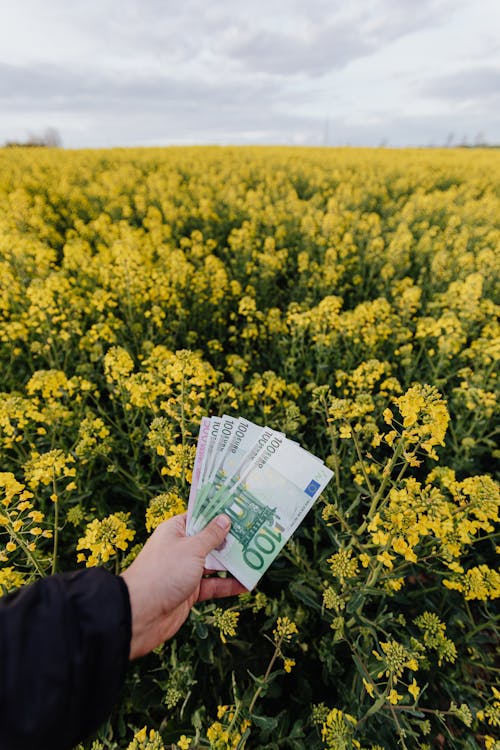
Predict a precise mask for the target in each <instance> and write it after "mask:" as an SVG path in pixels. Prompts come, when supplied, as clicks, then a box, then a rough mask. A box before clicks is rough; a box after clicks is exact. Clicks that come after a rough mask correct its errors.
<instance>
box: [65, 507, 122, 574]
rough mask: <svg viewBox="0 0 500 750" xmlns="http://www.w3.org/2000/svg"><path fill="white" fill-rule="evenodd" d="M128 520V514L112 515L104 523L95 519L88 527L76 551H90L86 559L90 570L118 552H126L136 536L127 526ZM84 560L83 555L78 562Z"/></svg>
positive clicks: (103, 520)
mask: <svg viewBox="0 0 500 750" xmlns="http://www.w3.org/2000/svg"><path fill="white" fill-rule="evenodd" d="M128 519H129V514H128V513H112V514H111V515H109V516H106V518H103V519H102V521H99V520H98V519H97V518H94V520H93V521H91V522H90V523H89V524H88V525H87V529H86V531H85V535H84V536H83V537H81V538H80V539H79V540H78V544H77V546H76V549H77V550H85V549H86V550H89V551H90V554H89V556H88V558H87V559H86V565H87V567H88V568H89V567H92V566H94V565H102V564H103V563H106V562H108V560H109V559H110V558H111V557H114V556H115V555H117V554H118V551H122V552H124V551H125V550H126V549H127V547H128V544H129V542H130V541H132V539H133V538H134V536H135V531H133V530H132V529H130V528H129V527H128V526H127V523H128ZM83 560H85V556H84V554H83V553H81V554H80V555H79V556H78V561H79V562H80V561H83Z"/></svg>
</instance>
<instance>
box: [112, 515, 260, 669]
mask: <svg viewBox="0 0 500 750" xmlns="http://www.w3.org/2000/svg"><path fill="white" fill-rule="evenodd" d="M230 525H231V524H230V521H229V519H228V517H227V516H217V518H214V520H213V521H211V522H210V523H209V524H208V526H206V527H205V528H204V529H203V530H202V531H200V532H199V533H198V534H196V535H194V536H186V516H185V514H184V515H181V516H174V517H173V518H170V519H169V520H168V521H164V522H163V523H162V524H160V525H159V526H158V527H157V528H156V529H155V530H154V532H153V533H152V534H151V536H150V537H149V539H148V541H147V542H146V544H145V545H144V547H143V548H142V550H141V551H140V552H139V554H138V555H137V557H136V559H135V560H134V561H133V563H132V564H131V565H130V566H129V567H128V568H127V569H126V570H125V571H124V572H123V573H122V578H123V579H124V580H125V583H126V584H127V587H128V591H129V596H130V606H131V610H132V639H131V643H130V659H135V658H137V657H138V656H144V654H147V653H149V651H151V650H152V649H153V648H156V646H159V645H160V644H161V643H163V642H164V641H166V640H167V639H168V638H171V637H172V636H173V635H175V633H176V632H177V631H178V630H179V628H180V627H181V625H182V624H183V623H184V622H185V620H186V619H187V616H188V615H189V611H190V609H191V607H192V606H193V604H194V603H195V602H197V601H203V600H204V599H217V598H220V597H224V596H233V595H235V594H241V593H243V592H244V591H246V588H245V587H244V586H242V584H241V583H239V582H238V581H237V580H236V579H234V578H218V577H214V578H203V574H204V573H206V572H207V571H205V570H204V564H205V557H206V556H207V555H208V553H209V552H211V551H212V550H214V549H215V548H216V547H218V546H219V545H220V544H222V542H223V541H224V539H225V538H226V536H227V534H228V531H229V529H230Z"/></svg>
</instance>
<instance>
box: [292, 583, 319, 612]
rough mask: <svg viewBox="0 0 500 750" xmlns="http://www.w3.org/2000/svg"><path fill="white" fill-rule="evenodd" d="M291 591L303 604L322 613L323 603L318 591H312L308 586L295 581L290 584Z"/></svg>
mask: <svg viewBox="0 0 500 750" xmlns="http://www.w3.org/2000/svg"><path fill="white" fill-rule="evenodd" d="M290 591H291V593H292V594H293V595H294V596H296V597H297V599H299V600H300V601H301V602H303V603H304V604H306V605H307V606H308V607H310V608H311V609H315V610H317V611H321V607H322V605H321V602H320V600H319V598H318V597H319V595H318V593H317V592H316V591H314V590H313V589H310V588H309V587H308V586H305V585H304V584H303V583H297V582H295V581H292V583H291V584H290Z"/></svg>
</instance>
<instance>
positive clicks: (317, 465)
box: [188, 419, 333, 589]
mask: <svg viewBox="0 0 500 750" xmlns="http://www.w3.org/2000/svg"><path fill="white" fill-rule="evenodd" d="M242 425H243V427H246V429H243V430H241V426H242ZM238 427H240V430H239V432H238ZM202 428H203V429H204V431H205V434H208V435H209V434H210V430H207V425H206V424H203V423H202ZM227 428H228V430H229V429H230V435H229V436H228V439H227V441H226V444H225V446H224V448H223V450H220V451H219V453H218V454H217V453H215V454H214V453H213V451H214V450H216V446H217V439H218V434H217V435H214V437H213V446H212V449H211V456H212V459H213V461H212V464H211V466H210V467H209V468H208V473H207V475H206V476H207V477H211V479H210V481H208V480H207V482H206V485H207V486H208V490H209V491H208V492H207V488H206V487H205V489H204V490H203V491H204V492H205V496H204V502H203V503H201V504H198V503H197V502H193V504H192V508H193V510H192V514H191V522H190V524H189V527H188V533H196V532H197V531H199V530H201V529H202V528H204V526H205V525H206V524H207V523H209V522H210V521H211V519H212V518H214V517H215V516H216V515H218V514H219V513H225V514H226V515H228V516H229V517H230V519H231V530H230V532H229V534H228V536H227V538H226V541H225V543H224V545H223V546H222V547H221V548H219V549H218V550H215V551H214V552H213V553H211V555H209V558H207V566H208V565H209V564H210V567H212V568H214V569H224V568H225V569H227V570H229V571H230V572H231V573H232V574H233V575H234V576H235V577H236V578H237V579H238V580H239V581H241V583H243V584H244V585H245V586H246V587H247V588H249V589H251V588H253V587H254V586H255V585H256V583H257V582H258V581H259V579H260V578H261V576H262V575H263V574H264V572H265V571H266V570H267V568H268V567H269V565H270V564H271V563H272V562H273V560H274V559H275V558H276V557H277V555H278V554H279V553H280V551H281V549H282V548H283V546H284V545H285V544H286V542H287V540H288V539H289V538H290V536H291V535H292V534H293V532H294V531H295V530H296V528H297V527H298V525H299V524H300V523H301V521H302V520H303V518H304V516H305V515H306V513H307V512H308V511H309V509H310V508H311V507H312V505H313V504H314V502H315V500H317V498H318V497H319V495H320V494H321V492H322V491H323V490H324V488H325V487H326V485H327V484H328V482H329V481H330V479H331V478H332V476H333V472H332V471H331V470H330V469H329V468H328V467H326V466H325V465H324V464H323V462H322V461H321V460H320V459H318V458H317V457H316V456H313V455H312V454H310V453H308V452H307V451H305V450H304V449H303V448H301V447H300V446H299V445H298V444H297V443H294V442H292V441H290V440H288V439H287V438H286V437H285V436H284V435H283V434H282V433H279V432H275V431H274V430H270V429H269V428H265V427H259V426H258V425H255V424H254V423H251V422H248V420H243V419H235V421H234V423H231V424H230V423H229V420H228V423H227ZM218 429H220V425H219V428H218ZM200 432H201V431H200ZM217 433H218V431H217ZM247 433H248V435H247ZM245 436H246V442H245V440H244V437H245ZM255 437H256V438H257V439H256V440H254V438H255ZM209 440H210V437H209V438H208V441H209ZM250 446H251V447H250ZM206 452H207V449H206V448H205V453H206ZM214 455H215V456H216V457H214ZM197 458H198V455H197ZM195 468H196V460H195ZM195 474H196V472H195V471H194V472H193V478H194V479H195ZM198 491H199V488H198Z"/></svg>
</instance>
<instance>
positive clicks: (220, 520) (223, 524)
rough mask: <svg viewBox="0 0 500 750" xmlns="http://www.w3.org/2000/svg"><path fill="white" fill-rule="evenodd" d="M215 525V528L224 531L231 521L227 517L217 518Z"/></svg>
mask: <svg viewBox="0 0 500 750" xmlns="http://www.w3.org/2000/svg"><path fill="white" fill-rule="evenodd" d="M215 523H216V524H217V526H220V527H221V529H224V531H225V530H226V529H228V528H229V527H230V526H231V521H230V520H229V518H228V517H227V516H218V517H217V518H216V520H215Z"/></svg>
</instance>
